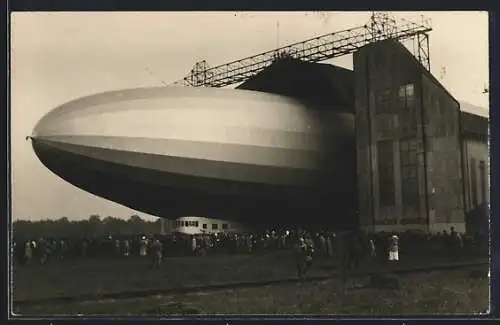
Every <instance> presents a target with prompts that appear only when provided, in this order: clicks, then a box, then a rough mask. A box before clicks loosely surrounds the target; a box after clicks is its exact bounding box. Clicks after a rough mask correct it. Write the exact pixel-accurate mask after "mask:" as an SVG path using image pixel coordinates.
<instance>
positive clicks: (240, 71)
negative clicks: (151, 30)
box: [174, 13, 432, 87]
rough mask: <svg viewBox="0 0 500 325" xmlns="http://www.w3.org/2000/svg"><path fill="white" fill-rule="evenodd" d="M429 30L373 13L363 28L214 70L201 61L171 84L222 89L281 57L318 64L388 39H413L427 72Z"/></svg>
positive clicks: (427, 23)
mask: <svg viewBox="0 0 500 325" xmlns="http://www.w3.org/2000/svg"><path fill="white" fill-rule="evenodd" d="M431 30H432V27H431V23H430V20H428V19H425V18H424V17H422V21H421V22H420V23H415V22H411V21H407V20H401V21H400V22H397V21H396V20H395V19H393V18H391V17H390V16H389V14H387V13H373V14H372V15H371V18H370V21H369V22H368V23H367V24H365V25H363V26H358V27H354V28H350V29H346V30H343V31H339V32H334V33H330V34H326V35H322V36H318V37H315V38H311V39H308V40H305V41H302V42H298V43H294V44H291V45H288V46H284V47H281V48H278V49H275V50H272V51H268V52H264V53H261V54H257V55H253V56H250V57H247V58H244V59H241V60H237V61H233V62H230V63H227V64H223V65H219V66H216V67H213V68H210V67H209V66H208V64H207V62H206V61H205V60H203V61H201V62H198V63H196V65H195V66H194V68H193V69H192V70H191V73H190V74H189V75H187V76H186V77H185V78H184V79H182V80H179V81H177V82H175V83H174V85H183V86H194V87H200V86H205V87H206V86H208V87H224V86H228V85H231V84H235V83H238V82H243V81H245V80H247V79H248V78H250V77H252V76H254V75H256V74H257V73H259V72H260V71H262V70H263V69H264V68H266V67H267V66H269V65H271V64H272V63H273V62H274V61H275V60H276V59H277V58H280V57H283V56H289V57H292V58H294V59H299V60H301V61H305V62H320V61H325V60H329V59H332V58H335V57H339V56H343V55H346V54H352V53H354V52H356V51H357V50H358V49H359V48H361V47H363V46H365V45H368V44H371V43H374V42H379V41H383V40H389V39H393V40H398V41H402V40H413V41H414V51H413V55H414V56H415V57H416V58H417V59H418V60H419V62H420V63H421V64H422V65H423V66H424V68H425V69H427V70H430V60H429V37H428V33H429V32H430V31H431Z"/></svg>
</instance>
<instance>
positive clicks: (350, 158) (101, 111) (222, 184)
mask: <svg viewBox="0 0 500 325" xmlns="http://www.w3.org/2000/svg"><path fill="white" fill-rule="evenodd" d="M31 140H32V141H31V143H32V146H33V149H34V152H35V153H36V155H37V157H38V158H39V160H40V161H41V162H42V164H43V165H45V166H46V168H48V169H49V170H51V171H52V172H53V173H54V174H56V175H58V176H59V177H60V178H62V179H64V180H65V181H67V182H69V183H71V184H73V185H74V186H76V187H78V188H80V189H83V190H84V191H87V192H89V193H92V194H94V195H97V196H99V197H102V198H105V199H107V200H110V201H113V202H116V203H119V204H121V205H124V206H127V207H130V208H132V209H134V210H138V211H142V212H145V213H148V214H152V215H155V216H158V217H163V218H172V219H173V218H177V217H180V216H187V215H193V216H208V217H214V218H219V219H224V220H229V221H230V220H234V221H239V222H248V223H252V224H255V225H258V224H262V225H271V224H272V225H279V224H287V225H296V226H301V225H316V226H325V227H326V226H329V227H330V226H331V227H334V226H337V227H338V226H340V225H346V224H347V223H349V222H352V220H354V219H353V218H352V214H353V213H354V210H355V206H356V202H355V199H356V197H357V195H356V180H355V174H356V162H355V156H356V154H355V142H354V116H353V114H351V113H347V112H345V111H342V110H335V109H331V108H325V107H321V105H320V104H318V103H309V102H307V101H303V100H299V99H294V98H291V97H287V96H282V95H277V94H271V93H266V92H261V91H250V90H241V89H224V88H204V87H200V88H199V87H174V86H172V87H153V88H138V89H124V90H119V91H111V92H105V93H101V94H96V95H91V96H87V97H83V98H79V99H76V100H73V101H71V102H68V103H66V104H63V105H61V106H59V107H57V108H55V109H54V110H52V111H50V112H49V113H48V114H47V115H45V116H44V117H43V118H42V119H41V120H40V121H39V122H38V123H37V125H36V126H35V128H34V130H33V133H32V136H31Z"/></svg>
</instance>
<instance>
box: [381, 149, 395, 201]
mask: <svg viewBox="0 0 500 325" xmlns="http://www.w3.org/2000/svg"><path fill="white" fill-rule="evenodd" d="M377 162H378V183H379V184H378V185H379V200H380V205H381V206H394V204H395V189H394V152H393V144H392V141H390V140H384V141H379V142H378V143H377Z"/></svg>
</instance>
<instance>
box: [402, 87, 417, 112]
mask: <svg viewBox="0 0 500 325" xmlns="http://www.w3.org/2000/svg"><path fill="white" fill-rule="evenodd" d="M414 97H415V87H414V86H413V84H407V85H404V86H401V87H399V91H398V98H399V102H400V105H399V106H400V107H401V108H403V109H408V108H413V102H414Z"/></svg>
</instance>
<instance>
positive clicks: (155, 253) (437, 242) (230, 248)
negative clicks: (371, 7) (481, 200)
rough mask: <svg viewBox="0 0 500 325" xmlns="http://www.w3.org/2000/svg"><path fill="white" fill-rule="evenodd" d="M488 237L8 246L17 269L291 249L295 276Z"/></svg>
mask: <svg viewBox="0 0 500 325" xmlns="http://www.w3.org/2000/svg"><path fill="white" fill-rule="evenodd" d="M487 244H488V241H487V238H486V237H484V236H481V235H480V234H476V235H475V236H466V235H463V234H460V233H457V232H456V231H455V230H454V229H453V228H451V229H450V231H448V232H447V231H444V232H442V233H438V234H433V235H432V234H426V233H415V232H405V233H402V234H397V235H396V234H391V233H384V232H380V233H375V234H367V233H363V232H362V231H350V232H341V233H335V232H331V231H320V232H310V231H301V230H299V231H274V230H271V231H264V232H254V233H241V234H239V233H219V234H198V235H183V234H173V235H168V236H160V235H145V234H140V235H120V234H114V235H108V236H102V237H92V238H38V239H20V238H18V239H17V240H15V241H14V242H13V248H14V252H13V253H14V256H16V259H15V260H16V261H17V263H19V264H22V265H24V264H30V263H33V262H36V263H39V264H45V263H47V262H48V261H50V260H53V259H58V260H64V259H74V258H131V257H134V256H137V257H146V256H148V257H150V259H151V267H152V268H153V267H158V266H159V265H160V264H161V262H162V260H163V258H165V257H176V256H177V257H179V256H209V255H220V254H242V253H244V254H259V253H264V252H269V251H275V250H294V251H295V252H296V257H297V272H298V274H299V276H300V275H303V274H305V273H306V272H307V270H308V269H309V267H310V265H311V264H312V260H313V257H314V258H322V257H326V258H328V257H335V256H337V257H338V258H341V259H342V261H343V264H345V265H347V267H357V264H358V262H359V260H360V259H361V258H362V257H364V256H370V258H372V259H373V258H375V259H378V260H380V261H388V260H399V258H400V256H401V255H402V256H416V255H419V254H420V255H425V254H430V253H431V254H432V253H437V252H440V253H441V252H442V251H444V253H445V254H452V255H453V254H456V255H458V254H462V253H463V252H464V251H470V250H474V251H484V252H487V251H488V248H487Z"/></svg>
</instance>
